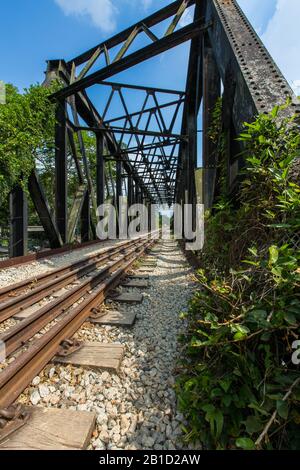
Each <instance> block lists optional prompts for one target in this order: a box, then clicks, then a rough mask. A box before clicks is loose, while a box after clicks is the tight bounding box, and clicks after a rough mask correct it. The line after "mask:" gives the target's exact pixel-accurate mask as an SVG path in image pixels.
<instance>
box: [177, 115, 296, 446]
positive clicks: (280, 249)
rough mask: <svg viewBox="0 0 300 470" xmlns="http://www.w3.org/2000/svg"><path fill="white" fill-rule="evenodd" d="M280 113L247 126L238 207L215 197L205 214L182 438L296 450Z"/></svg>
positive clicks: (291, 154)
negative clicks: (201, 264)
mask: <svg viewBox="0 0 300 470" xmlns="http://www.w3.org/2000/svg"><path fill="white" fill-rule="evenodd" d="M279 110H280V109H279V108H276V109H274V111H273V112H272V113H271V114H270V115H261V116H259V117H258V118H257V120H256V121H255V122H254V123H251V124H245V131H244V132H243V134H241V136H240V140H241V141H242V142H243V143H244V158H245V161H246V167H245V171H244V177H243V182H242V184H241V189H240V192H239V203H240V204H239V205H236V204H235V205H233V204H232V202H231V201H230V199H229V198H228V196H227V195H224V194H221V195H220V199H219V201H218V204H217V206H216V207H215V208H214V211H213V212H212V214H210V216H209V217H208V219H207V224H206V225H207V229H206V240H207V241H206V245H205V247H204V250H203V253H202V254H201V255H200V257H201V260H202V263H203V269H202V270H200V271H199V272H198V276H197V279H198V282H199V284H200V289H199V291H198V292H197V293H196V294H195V296H194V298H193V299H192V301H191V305H190V309H189V313H188V315H187V316H186V318H185V321H187V323H188V328H187V333H186V335H185V336H183V337H182V338H181V339H182V342H183V347H184V349H185V352H186V354H185V360H184V361H183V363H182V373H181V376H180V378H179V380H178V383H177V386H176V388H177V392H178V398H179V403H180V407H181V409H182V411H183V412H184V414H185V416H186V418H187V421H188V427H187V428H186V440H187V441H201V443H202V444H203V446H205V447H207V448H215V449H225V448H226V449H233V448H241V449H248V450H250V449H255V448H266V449H280V448H290V449H296V448H299V443H300V432H299V429H298V425H299V423H300V406H299V405H300V403H299V401H300V388H299V381H297V379H298V378H299V370H298V369H297V366H295V365H294V364H293V363H292V353H293V350H292V346H291V345H292V343H293V342H294V341H295V340H296V339H297V338H299V324H300V295H299V286H300V268H299V265H300V252H299V248H298V246H299V245H298V244H300V230H299V229H300V187H299V184H297V183H296V182H295V181H294V178H293V177H292V175H293V174H294V171H295V165H296V166H297V164H298V165H299V160H297V159H298V156H299V147H300V135H299V132H298V129H296V128H295V127H294V126H293V122H292V120H283V121H280V122H279V121H278V112H279ZM287 392H289V393H288V396H287V397H286V394H287ZM274 412H276V416H275V419H272V416H274V415H273V414H274ZM268 423H271V424H270V426H269V427H267V424H268ZM264 430H265V431H266V432H265V433H263V431H264ZM262 433H263V434H262ZM260 436H261V437H260Z"/></svg>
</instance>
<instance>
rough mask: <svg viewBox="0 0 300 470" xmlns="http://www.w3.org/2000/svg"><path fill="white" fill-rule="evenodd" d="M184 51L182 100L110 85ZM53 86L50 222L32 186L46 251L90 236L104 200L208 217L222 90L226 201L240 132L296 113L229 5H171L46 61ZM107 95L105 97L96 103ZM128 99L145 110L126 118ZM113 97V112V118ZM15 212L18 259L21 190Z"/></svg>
mask: <svg viewBox="0 0 300 470" xmlns="http://www.w3.org/2000/svg"><path fill="white" fill-rule="evenodd" d="M187 9H190V12H191V10H192V9H194V13H193V14H194V19H193V21H191V23H190V24H188V25H187V26H184V27H180V20H181V18H182V15H183V14H184V13H185V11H186V10H187ZM168 19H169V25H168V27H167V28H166V30H165V32H164V34H163V35H162V36H160V37H158V35H157V34H156V33H155V32H154V31H153V27H155V26H157V25H159V24H162V23H163V22H164V21H166V20H168ZM142 36H144V38H145V45H144V47H142V48H140V49H138V50H134V51H131V49H132V48H133V47H134V42H135V40H136V38H137V37H142ZM187 41H190V55H189V65H188V70H187V82H186V88H185V90H181V91H178V90H172V89H162V88H156V87H146V86H137V85H133V84H124V83H118V82H115V81H108V79H110V78H111V77H113V76H115V75H116V74H118V73H119V72H122V71H124V70H126V69H128V68H130V67H133V66H135V65H137V64H139V63H141V62H143V61H145V60H148V59H150V58H152V57H154V56H157V55H158V54H160V53H162V52H164V51H167V50H168V49H171V48H174V47H176V46H178V45H179V44H182V43H184V42H187ZM116 49H117V52H115V50H116ZM55 78H60V79H61V81H62V83H63V87H62V89H61V90H60V91H58V92H57V93H55V94H54V95H53V96H52V100H53V101H55V102H56V103H57V125H56V132H55V145H56V165H55V167H56V172H55V179H56V193H55V199H56V208H55V220H54V219H53V217H52V213H51V210H50V208H49V204H48V203H47V200H46V198H45V195H44V193H43V190H42V188H41V186H40V184H39V181H38V177H37V175H36V173H35V172H34V173H33V174H32V175H31V178H30V180H29V191H30V194H31V197H32V199H33V201H34V204H35V208H36V210H37V213H38V215H39V217H40V219H41V223H42V225H43V227H44V230H45V232H46V234H47V237H48V239H49V241H50V244H51V246H52V247H56V246H60V245H62V244H64V243H67V242H72V241H73V240H74V237H75V231H76V227H77V226H78V225H80V232H81V239H82V241H87V240H89V239H90V238H94V237H95V224H96V223H97V217H96V216H95V214H96V212H97V211H96V209H97V207H98V205H100V204H102V203H103V202H104V201H105V199H106V198H109V199H110V200H112V201H113V202H114V204H115V205H116V206H117V207H118V200H119V196H121V195H124V194H125V193H126V195H127V197H128V203H129V204H132V203H134V202H142V201H145V202H147V203H155V204H168V205H170V206H171V205H172V204H173V203H174V202H181V203H182V202H189V203H192V204H195V203H196V202H197V201H200V202H202V203H204V204H205V205H206V206H207V207H210V206H211V205H212V203H213V201H214V197H215V196H216V194H217V193H218V171H217V167H218V155H217V152H216V148H215V146H214V145H213V143H212V141H211V140H210V138H209V132H208V130H209V128H210V125H211V122H212V112H213V109H214V106H215V104H216V101H217V99H218V98H219V97H220V95H221V83H222V84H223V87H222V88H223V95H222V97H223V101H222V103H223V113H222V121H223V130H224V132H226V133H227V135H228V139H227V140H228V148H227V168H228V174H227V179H228V181H227V182H228V190H229V191H230V190H233V189H234V188H235V186H236V184H237V174H238V170H239V168H240V167H241V165H242V164H243V162H242V160H241V159H240V158H239V157H238V154H239V152H240V149H239V148H238V146H237V143H236V142H235V136H236V135H237V134H238V133H239V132H240V131H241V130H242V128H243V123H244V122H245V121H251V120H252V119H253V118H254V117H255V116H256V115H257V114H258V113H264V112H265V113H267V112H269V111H270V110H271V109H272V108H273V107H274V106H275V105H278V104H279V105H280V104H283V103H284V102H285V101H286V99H287V98H288V97H289V98H290V99H291V101H292V104H291V107H289V108H287V109H286V111H284V112H285V113H294V112H295V113H299V112H300V110H299V106H298V102H297V101H296V99H295V96H294V95H293V92H292V90H291V88H290V87H289V85H288V83H287V82H286V80H285V78H284V77H283V75H282V74H281V72H280V71H279V69H278V68H277V66H276V64H275V63H274V61H273V60H272V58H271V56H270V55H269V53H268V51H267V50H266V49H265V47H264V45H263V44H262V42H261V40H260V39H259V37H258V36H257V34H256V33H255V31H254V29H253V28H252V26H251V25H250V23H249V22H248V20H247V18H246V17H245V15H244V14H243V12H242V11H241V9H240V8H239V6H238V5H237V3H236V1H235V0H225V1H224V0H178V1H175V2H173V3H171V4H170V5H168V6H166V7H164V8H162V9H161V10H159V11H157V12H156V13H154V14H153V15H151V16H149V17H147V18H145V19H143V20H141V21H139V22H138V23H136V24H134V25H133V26H131V27H130V28H127V29H126V30H124V31H122V32H121V33H119V34H117V35H115V36H113V37H112V38H110V39H108V40H107V41H104V42H102V43H101V44H98V45H96V46H95V47H93V48H92V49H90V50H89V51H87V52H84V53H83V54H81V55H80V56H78V57H75V58H73V59H71V60H70V61H67V62H66V61H64V60H56V61H53V60H52V61H49V62H48V69H47V74H46V80H45V84H44V85H45V86H47V85H48V84H49V83H51V81H52V80H53V79H55ZM91 87H93V100H92V99H91V97H90V88H91ZM107 90H109V93H108V96H107V97H106V99H104V98H102V94H103V92H104V91H105V92H106V91H107ZM96 92H98V93H96ZM129 92H130V93H133V92H134V93H135V94H136V95H139V96H142V97H143V99H142V101H141V102H142V105H141V106H139V107H138V109H135V110H134V111H132V110H131V109H130V108H131V107H130V106H129V104H128V103H129V101H130V100H128V97H127V93H129ZM95 95H96V96H97V98H96V99H95ZM161 97H164V99H163V101H161ZM116 99H117V100H118V102H119V105H118V113H117V115H114V109H115V108H114V105H113V104H114V100H116ZM99 101H100V104H99ZM201 104H202V129H201V130H200V129H198V121H197V120H198V114H199V110H200V107H201ZM179 122H180V125H178V123H179ZM178 129H179V130H178ZM85 132H89V133H91V134H92V135H94V136H95V140H96V145H95V152H96V181H93V178H92V175H91V170H90V162H89V161H88V157H87V152H86V149H85V144H84V133H85ZM201 132H202V164H201V165H200V166H201V167H202V188H203V189H202V193H201V194H197V193H196V184H195V170H196V169H197V167H198V166H199V155H198V143H197V139H198V137H199V136H200V133H201ZM68 154H71V155H72V159H73V162H74V165H75V168H76V172H77V177H78V189H77V192H76V195H75V198H74V201H73V204H72V207H71V209H68V204H67V202H68V175H67V161H68V160H67V158H68ZM91 209H93V211H92V212H91ZM11 214H12V217H11V220H12V224H11V227H12V229H11V233H12V236H11V238H12V243H11V254H12V255H20V254H24V251H25V249H26V197H25V195H23V194H22V191H21V190H20V188H17V189H16V190H15V191H14V192H12V195H11ZM16 221H18V224H17V223H16ZM20 221H21V222H22V223H20V224H19V222H20Z"/></svg>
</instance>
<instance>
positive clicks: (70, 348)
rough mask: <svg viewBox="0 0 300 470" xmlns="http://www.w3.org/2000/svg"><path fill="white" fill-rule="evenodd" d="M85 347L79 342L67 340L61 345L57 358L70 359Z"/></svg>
mask: <svg viewBox="0 0 300 470" xmlns="http://www.w3.org/2000/svg"><path fill="white" fill-rule="evenodd" d="M82 347H83V343H82V342H80V341H78V340H73V339H66V340H65V341H63V342H62V343H61V344H60V348H59V350H58V353H57V356H58V357H68V356H71V354H73V353H75V352H76V351H79V349H81V348H82Z"/></svg>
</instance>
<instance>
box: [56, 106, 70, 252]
mask: <svg viewBox="0 0 300 470" xmlns="http://www.w3.org/2000/svg"><path fill="white" fill-rule="evenodd" d="M66 117H67V106H66V102H65V101H63V102H60V103H58V105H57V109H56V125H55V187H56V192H55V205H56V224H57V227H58V230H59V232H60V234H61V238H62V241H63V242H64V243H66V240H67V237H68V234H67V230H68V186H67V185H68V183H67V124H66Z"/></svg>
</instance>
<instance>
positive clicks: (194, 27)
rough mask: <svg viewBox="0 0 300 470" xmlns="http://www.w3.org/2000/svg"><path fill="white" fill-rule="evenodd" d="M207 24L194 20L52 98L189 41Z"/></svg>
mask: <svg viewBox="0 0 300 470" xmlns="http://www.w3.org/2000/svg"><path fill="white" fill-rule="evenodd" d="M209 26H211V23H209V24H207V25H204V26H203V25H202V22H200V21H196V22H195V23H192V24H190V25H188V26H185V27H184V28H181V29H180V30H179V31H176V32H175V33H173V34H170V35H169V36H167V37H164V38H162V39H160V40H159V41H157V42H155V43H153V44H150V45H148V46H146V47H143V48H142V49H139V50H138V51H136V52H133V53H132V54H130V55H128V56H127V57H124V58H123V59H121V60H119V61H118V62H114V63H113V64H110V65H108V66H107V67H104V68H103V69H101V70H99V71H97V72H94V73H92V74H91V75H89V76H88V77H85V78H83V79H82V80H79V81H78V82H75V83H73V84H71V85H69V86H68V87H66V88H63V89H62V90H59V91H58V92H56V93H54V94H53V95H52V99H53V100H54V99H58V100H61V99H64V98H67V97H68V96H71V95H73V94H75V93H78V92H79V91H82V90H85V89H86V88H89V87H91V86H93V85H96V84H99V83H101V82H102V81H103V80H105V79H106V78H108V77H111V76H113V75H116V74H117V73H120V72H122V71H124V70H126V69H128V68H130V67H133V66H134V65H137V64H139V63H141V62H144V61H145V60H147V59H150V58H151V57H155V56H156V55H158V54H161V53H162V52H165V51H167V50H168V49H171V48H173V47H175V46H179V45H180V44H182V43H184V42H186V41H189V40H190V39H192V38H193V37H196V36H197V35H198V34H200V33H201V31H205V30H207V29H208V28H209Z"/></svg>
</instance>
